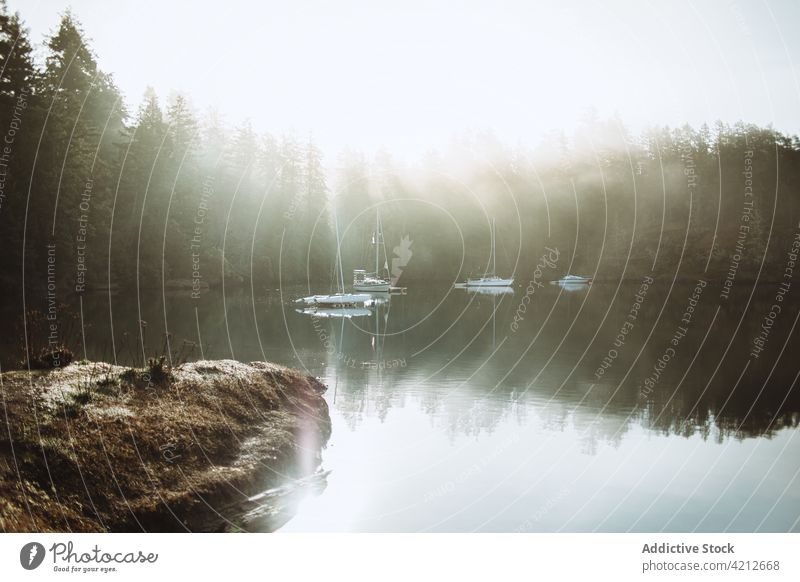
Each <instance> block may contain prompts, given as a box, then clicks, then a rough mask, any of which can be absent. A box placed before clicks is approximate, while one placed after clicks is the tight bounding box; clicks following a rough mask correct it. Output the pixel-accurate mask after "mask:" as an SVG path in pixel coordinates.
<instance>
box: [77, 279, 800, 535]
mask: <svg viewBox="0 0 800 582" xmlns="http://www.w3.org/2000/svg"><path fill="white" fill-rule="evenodd" d="M645 283H646V281H645ZM525 285H527V282H526V283H525V284H524V285H523V286H517V287H515V288H514V290H513V293H511V294H501V295H487V294H476V293H471V292H467V291H465V290H458V289H452V288H450V287H448V286H436V287H432V288H428V289H424V290H423V289H420V288H418V287H419V286H417V287H415V288H412V289H410V290H409V292H408V295H405V296H393V297H392V298H391V299H390V301H388V302H387V303H384V304H380V305H378V306H377V307H376V308H374V309H370V310H368V311H367V312H366V313H365V314H354V315H355V316H354V317H352V318H350V319H345V318H341V317H330V318H319V317H312V316H310V315H307V314H302V313H298V312H297V311H296V309H295V305H292V304H291V303H290V301H289V300H290V299H291V298H294V297H297V296H298V295H300V294H303V293H305V292H306V291H307V290H305V289H283V290H282V291H278V290H273V291H269V292H261V293H259V294H258V296H256V297H255V299H253V297H252V296H251V295H250V293H249V292H245V291H242V290H237V291H229V292H228V293H226V294H225V295H224V296H223V293H222V292H220V291H211V292H208V293H206V294H204V295H203V296H202V297H201V298H200V299H191V298H190V297H189V294H188V292H181V293H174V294H171V295H168V296H166V297H164V296H162V295H161V294H160V293H158V292H148V294H147V296H145V295H144V294H143V295H142V297H141V301H140V302H138V305H140V306H141V312H140V311H139V308H138V307H137V300H136V297H135V295H133V296H128V295H125V294H119V295H115V296H113V297H112V298H111V305H110V306H109V300H108V297H107V296H106V295H102V294H101V295H96V296H94V295H93V296H86V297H84V299H83V310H84V318H85V320H86V322H87V324H88V327H86V331H85V335H86V349H87V355H88V356H89V357H90V358H102V359H105V360H109V359H110V358H111V357H112V356H111V347H110V338H111V331H110V329H111V326H110V323H111V321H112V319H111V315H113V326H114V337H115V344H116V348H117V351H118V357H119V359H120V360H121V361H122V360H126V359H128V355H127V352H125V350H127V349H129V348H127V347H125V345H124V341H123V340H122V339H121V338H122V334H123V332H126V331H127V332H128V333H130V334H134V333H135V331H136V330H137V320H138V319H143V320H145V321H147V322H148V334H150V337H149V339H148V341H149V343H150V344H151V349H157V346H155V344H158V343H159V342H160V340H159V339H157V338H159V337H160V336H161V333H163V330H164V329H165V327H167V328H168V329H169V331H170V332H171V333H172V334H173V340H172V350H173V352H177V351H179V350H180V349H181V347H180V346H181V342H182V340H184V339H186V340H189V341H194V342H197V341H198V338H199V341H200V343H201V345H202V347H203V355H204V356H205V357H206V358H236V359H238V360H242V361H252V360H263V359H266V360H270V361H275V362H278V363H282V364H286V365H290V366H293V367H298V368H301V369H305V370H307V371H308V372H309V373H311V374H313V375H315V376H318V377H320V378H321V379H323V381H324V382H325V383H326V384H327V385H328V387H329V390H328V392H327V394H326V398H327V400H328V402H329V404H330V409H331V416H332V420H333V434H332V437H331V440H330V442H329V443H328V446H327V448H326V449H325V450H324V451H323V457H322V467H321V471H325V472H326V473H324V474H323V475H322V476H320V477H318V478H317V479H315V480H314V482H313V485H308V486H305V485H303V486H298V487H294V488H292V494H291V496H290V497H291V499H290V501H289V502H287V504H286V507H284V508H283V509H282V516H281V517H280V519H278V520H277V522H271V525H269V524H268V525H261V526H259V527H262V528H264V529H272V528H274V527H279V528H280V531H391V532H394V531H506V532H507V531H629V530H633V531H695V530H696V531H723V530H728V531H798V530H800V525H798V519H800V480H799V479H798V472H799V471H800V438H798V420H799V419H800V415H798V413H799V412H800V400H799V399H798V397H797V396H798V395H797V391H798V390H797V386H796V380H797V374H798V370H800V364H798V359H797V353H798V348H800V345H798V344H800V342H798V340H797V337H796V336H797V334H796V333H794V334H793V333H792V332H793V331H794V325H795V323H796V321H797V316H798V309H797V302H796V301H794V302H789V300H788V299H787V300H786V301H782V302H781V305H782V306H783V309H782V311H781V313H780V314H776V317H774V318H771V317H770V311H771V306H772V305H773V304H776V295H777V294H778V291H779V290H778V288H777V287H774V286H764V287H760V288H758V289H757V290H756V291H753V290H752V288H750V287H748V286H747V284H744V283H742V284H739V283H737V286H736V287H734V291H733V293H732V294H731V296H730V297H729V298H727V299H725V298H722V297H721V296H720V289H721V287H720V286H719V284H717V283H708V284H707V285H706V286H705V287H702V286H700V287H698V286H697V285H695V284H675V285H672V283H671V281H669V280H658V281H656V282H654V283H653V284H651V285H649V286H646V285H643V284H642V282H636V281H634V282H630V283H622V284H617V283H614V284H603V283H596V284H594V285H592V286H591V287H588V288H578V289H562V288H560V287H558V286H552V285H545V286H543V287H538V286H531V287H526V286H525ZM690 308H691V309H690ZM765 318H768V319H772V321H773V323H771V324H770V325H769V332H768V335H767V336H766V340H765V341H764V343H763V351H762V352H761V353H759V354H757V355H758V357H755V356H754V355H753V354H752V352H753V346H754V344H753V341H754V340H758V338H759V333H760V332H761V330H762V329H763V328H762V324H763V323H764V321H765ZM762 339H763V338H762ZM187 349H188V348H187ZM197 352H199V350H197ZM199 355H200V354H199V353H195V354H193V357H199Z"/></svg>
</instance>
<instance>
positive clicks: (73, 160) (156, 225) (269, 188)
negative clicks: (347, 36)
mask: <svg viewBox="0 0 800 582" xmlns="http://www.w3.org/2000/svg"><path fill="white" fill-rule="evenodd" d="M0 29H1V30H2V34H0V59H2V74H0V101H2V106H1V107H0V139H2V140H3V143H2V144H0V148H1V149H0V226H1V228H0V249H2V253H0V285H2V287H3V290H4V292H6V293H11V297H19V295H18V293H19V290H20V289H22V281H23V277H24V284H25V286H26V287H28V288H37V289H39V288H47V286H48V284H55V285H57V286H58V288H59V289H61V290H62V292H70V293H71V292H75V291H77V292H81V291H83V290H84V289H89V288H103V287H105V286H107V285H111V286H126V285H132V284H136V283H137V282H138V284H139V285H140V286H143V287H160V286H161V284H162V283H163V282H167V281H174V280H184V281H191V280H192V279H194V280H195V281H197V280H198V279H201V280H202V281H203V283H204V284H205V283H208V284H210V285H215V284H218V283H219V282H220V280H221V278H222V276H223V273H224V276H225V277H226V281H230V282H240V283H244V282H249V281H250V279H251V278H252V280H253V283H254V284H255V285H256V286H257V287H258V288H259V289H261V288H266V287H275V286H277V285H278V283H279V282H280V283H284V284H286V283H300V282H306V281H312V282H315V284H316V283H322V282H329V281H330V280H331V277H332V273H333V268H334V264H335V255H336V253H335V247H336V244H335V234H334V231H335V226H336V225H335V224H334V220H333V213H332V211H331V208H332V204H331V201H332V199H333V198H334V196H333V194H334V192H335V207H336V222H337V223H338V225H339V227H340V228H341V231H342V232H341V233H340V234H341V236H342V237H343V239H344V243H343V255H344V267H345V278H346V279H349V275H348V273H349V270H350V269H351V268H353V267H360V266H365V265H368V264H371V262H372V259H369V257H368V253H369V247H368V243H369V235H370V232H371V229H372V224H373V222H374V210H375V206H376V205H380V206H381V212H382V218H383V224H384V228H385V233H386V246H387V252H388V254H389V262H390V263H391V259H392V250H393V248H394V247H395V246H396V245H398V244H399V243H400V241H401V240H402V238H403V237H405V236H407V237H408V238H409V239H410V240H411V241H413V242H412V244H411V247H410V249H411V251H412V255H411V260H410V261H409V262H408V265H407V266H406V267H405V270H404V272H403V275H402V276H403V278H404V280H405V281H406V282H413V281H414V280H422V279H436V280H441V281H450V280H454V279H456V278H458V277H463V276H464V275H466V273H468V272H472V273H481V272H482V271H483V270H485V269H486V267H487V264H488V248H489V245H488V242H489V224H490V221H491V219H492V218H494V219H496V221H497V224H498V234H497V239H498V251H497V255H498V256H497V262H498V270H500V271H502V272H503V273H508V274H510V273H511V271H512V270H513V271H514V274H515V275H516V276H517V277H518V281H523V280H524V279H525V278H526V277H528V276H529V275H530V273H531V271H532V269H533V268H534V267H535V264H536V260H537V258H538V257H539V255H541V253H542V251H543V248H544V247H545V246H546V245H547V246H549V247H559V248H560V249H562V250H564V251H566V252H565V253H564V255H563V256H564V257H565V261H564V262H563V263H562V264H561V265H559V269H560V270H561V271H562V273H563V272H566V270H568V269H569V270H572V271H573V272H575V271H578V272H584V273H586V274H593V273H595V272H596V273H597V275H598V277H599V278H603V277H606V278H609V279H614V278H617V277H620V276H627V277H636V276H639V273H640V272H652V273H654V274H656V275H665V276H671V275H672V274H673V273H674V272H675V271H676V270H677V269H678V268H679V266H680V270H681V271H680V272H681V274H683V275H686V276H693V275H695V274H697V273H706V274H708V275H710V276H718V277H720V278H722V277H724V276H725V274H726V273H728V272H729V271H730V268H731V265H732V264H733V263H734V262H735V264H736V268H737V270H738V273H739V274H738V275H737V276H738V277H739V278H740V279H742V278H746V277H754V276H755V275H756V274H757V273H759V266H760V265H762V264H763V265H764V266H765V268H764V269H761V276H762V277H763V276H765V275H767V276H768V277H771V278H773V279H777V278H779V276H780V269H781V266H782V264H783V263H784V262H785V255H786V252H785V251H786V249H787V248H788V247H787V245H790V244H791V241H792V240H793V239H792V237H793V236H794V233H795V232H796V230H797V225H798V220H799V219H800V196H798V186H800V142H798V139H797V138H796V137H791V136H786V135H783V134H781V133H780V132H777V131H775V130H773V129H771V128H761V127H755V126H752V125H747V124H744V123H739V124H737V125H734V126H728V125H725V124H722V123H718V124H716V125H714V126H712V127H709V126H703V127H702V128H700V129H692V128H690V127H683V128H679V129H669V128H656V129H652V130H649V131H647V132H645V133H644V134H643V135H641V136H638V137H633V136H631V135H629V134H628V133H627V131H626V130H625V128H624V127H623V125H622V124H621V123H620V122H619V121H618V120H616V119H611V120H600V119H597V118H596V117H592V116H589V117H588V118H587V119H586V120H585V121H584V123H583V124H582V126H581V129H580V130H579V131H578V132H577V133H576V134H575V135H574V136H571V137H570V138H567V137H566V136H564V135H553V136H550V137H549V138H548V139H547V140H545V141H544V142H543V143H541V144H540V145H539V146H538V147H536V148H534V149H527V148H523V147H518V148H509V147H507V146H505V145H504V144H502V143H500V142H499V141H498V140H497V139H496V138H494V137H493V136H492V134H490V133H484V134H476V135H470V136H467V137H463V138H461V139H455V140H454V141H453V143H452V144H451V145H450V147H449V148H446V149H445V150H444V151H441V152H433V153H430V154H429V155H428V156H427V157H426V158H425V159H424V160H422V161H421V162H420V163H418V164H417V165H415V166H413V167H409V166H406V165H402V164H398V163H395V162H394V161H393V160H392V158H391V156H390V155H389V154H387V153H385V152H381V153H379V154H378V155H376V156H375V158H374V159H371V160H367V159H366V158H365V157H364V156H363V155H361V154H358V153H356V152H349V153H347V154H345V155H343V156H342V157H341V159H338V160H336V166H337V167H336V171H335V172H331V171H330V170H331V168H330V162H328V171H326V168H325V167H324V166H323V156H322V153H321V151H320V149H319V148H318V147H317V146H316V145H315V143H314V142H313V140H311V139H306V138H298V137H297V136H295V135H282V136H279V137H275V136H272V135H259V134H257V133H256V132H255V131H254V130H253V128H252V127H251V126H250V125H249V124H248V123H245V124H242V125H240V126H239V127H237V128H236V129H234V130H230V129H229V128H227V127H225V126H224V125H223V124H222V123H221V122H220V121H219V119H218V117H216V116H215V115H213V114H209V115H205V116H203V117H202V119H201V118H200V116H199V115H198V114H197V113H196V112H195V111H194V110H193V109H192V107H191V106H190V102H189V99H188V98H187V96H184V95H172V96H170V97H169V98H168V99H166V101H161V100H159V97H158V96H157V95H156V94H155V93H154V92H153V91H152V90H148V91H147V92H146V94H145V95H144V98H143V101H142V105H141V106H140V107H139V108H138V110H137V111H135V112H131V111H128V109H127V108H126V104H125V103H124V102H123V100H122V98H121V96H120V93H119V91H118V89H117V87H116V86H115V84H114V80H113V78H112V76H111V75H109V74H107V73H106V72H103V71H101V70H99V69H98V66H97V62H96V59H95V55H94V54H93V52H92V50H91V48H90V47H89V46H87V43H86V41H85V39H84V35H83V32H82V30H81V27H80V25H79V23H78V22H77V21H76V20H75V18H74V17H73V16H72V15H71V14H70V13H69V12H68V13H66V14H64V15H63V17H62V19H61V22H60V25H59V27H58V29H57V30H56V32H55V33H54V34H53V35H52V36H51V37H50V38H48V39H47V40H46V47H45V52H46V58H45V59H44V60H43V62H41V63H37V62H35V60H34V58H33V50H32V47H31V41H30V39H29V38H28V35H27V32H26V30H25V28H24V26H23V23H22V22H21V20H20V17H19V16H18V15H16V14H9V13H8V10H7V8H6V6H5V3H4V1H3V0H0ZM329 175H334V178H333V179H332V180H331V181H332V182H333V184H329V183H328V179H327V177H326V176H329ZM747 184H750V186H749V187H750V189H751V190H750V193H751V195H750V196H749V197H748V196H747V195H746V194H745V188H746V187H748V186H747ZM747 203H752V208H750V209H746V208H747ZM745 213H746V214H748V215H751V216H752V220H751V219H748V220H747V232H746V234H745V235H744V237H743V236H742V229H741V228H740V227H741V226H742V224H743V223H742V220H743V219H742V216H743V214H745ZM573 255H574V259H573ZM566 259H569V261H567V260H566ZM570 262H571V263H570ZM570 264H571V266H570ZM15 293H16V295H15Z"/></svg>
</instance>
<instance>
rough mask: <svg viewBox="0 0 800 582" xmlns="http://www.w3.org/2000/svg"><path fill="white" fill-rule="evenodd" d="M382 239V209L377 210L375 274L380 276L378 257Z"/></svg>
mask: <svg viewBox="0 0 800 582" xmlns="http://www.w3.org/2000/svg"><path fill="white" fill-rule="evenodd" d="M380 240H381V211H380V210H376V211H375V276H376V277H377V276H378V257H379V256H380V254H381V253H380V251H379V250H378V249H379V247H378V245H379V244H380Z"/></svg>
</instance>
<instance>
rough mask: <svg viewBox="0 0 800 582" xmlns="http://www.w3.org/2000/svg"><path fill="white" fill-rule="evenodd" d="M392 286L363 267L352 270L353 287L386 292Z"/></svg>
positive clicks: (357, 289)
mask: <svg viewBox="0 0 800 582" xmlns="http://www.w3.org/2000/svg"><path fill="white" fill-rule="evenodd" d="M391 288H392V284H391V282H390V281H387V280H386V279H382V278H381V277H376V276H375V275H374V274H373V273H367V272H366V271H365V270H364V269H356V270H354V271H353V289H355V290H356V291H367V292H369V293H388V292H389V291H390V290H391Z"/></svg>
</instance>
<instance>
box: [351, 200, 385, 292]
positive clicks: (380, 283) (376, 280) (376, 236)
mask: <svg viewBox="0 0 800 582" xmlns="http://www.w3.org/2000/svg"><path fill="white" fill-rule="evenodd" d="M372 244H373V245H374V246H375V272H374V273H367V271H366V270H365V269H355V270H354V271H353V289H354V290H356V291H368V292H370V293H388V292H389V291H390V290H391V287H392V282H391V281H390V280H389V278H388V277H382V276H381V271H380V256H381V249H380V247H381V246H382V245H383V244H384V241H383V228H382V227H381V214H380V211H375V232H374V233H373V234H372ZM384 254H386V249H385V248H384ZM384 270H385V271H388V270H389V265H388V259H387V260H386V261H385V262H384Z"/></svg>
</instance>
